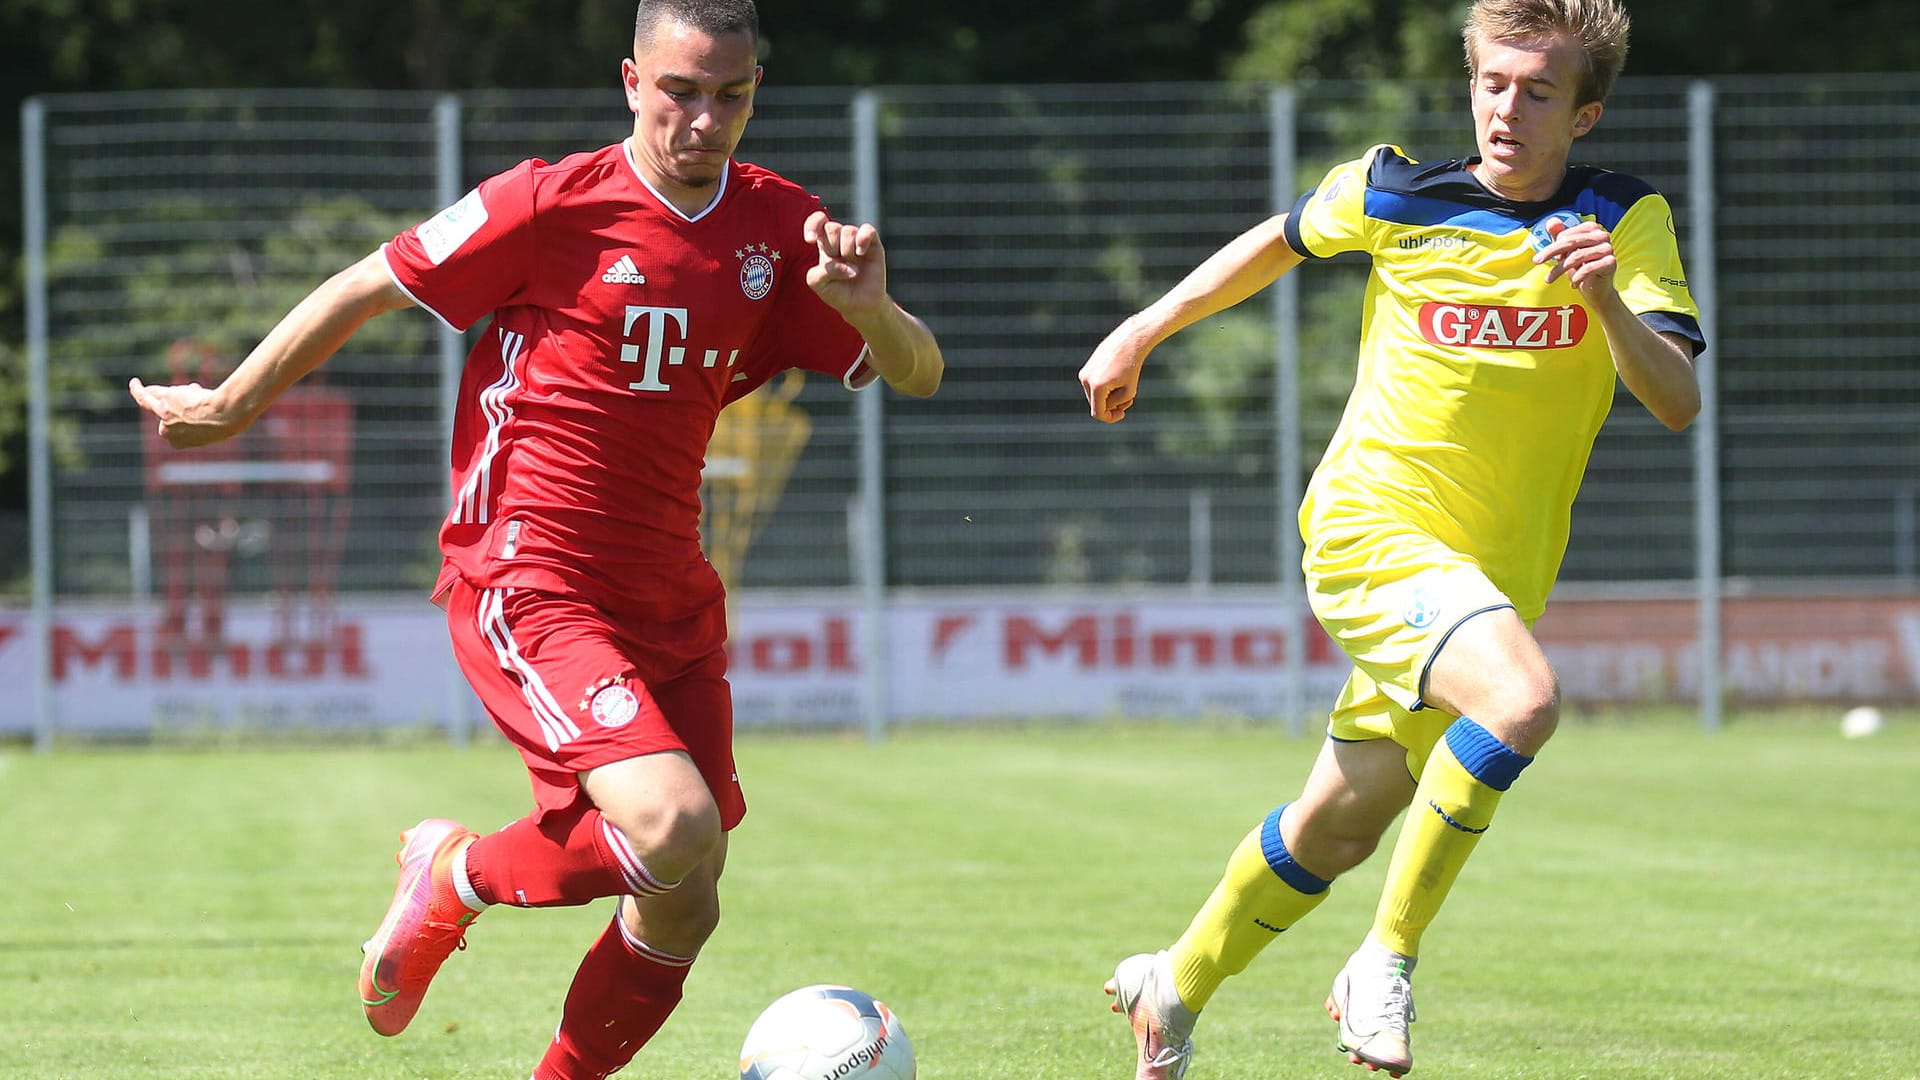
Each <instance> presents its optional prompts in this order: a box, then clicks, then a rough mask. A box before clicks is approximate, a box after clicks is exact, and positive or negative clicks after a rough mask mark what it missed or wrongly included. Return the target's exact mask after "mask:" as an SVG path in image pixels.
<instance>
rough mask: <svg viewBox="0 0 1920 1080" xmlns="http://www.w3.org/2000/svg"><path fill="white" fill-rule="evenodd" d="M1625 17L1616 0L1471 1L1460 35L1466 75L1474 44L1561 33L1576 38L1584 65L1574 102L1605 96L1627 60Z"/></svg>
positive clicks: (1471, 69) (1473, 68) (1471, 68)
mask: <svg viewBox="0 0 1920 1080" xmlns="http://www.w3.org/2000/svg"><path fill="white" fill-rule="evenodd" d="M1629 24H1630V20H1629V19H1628V18H1627V12H1626V9H1624V8H1622V7H1621V6H1620V4H1619V2H1618V0H1475V2H1474V5H1473V9H1472V10H1470V11H1468V12H1467V22H1466V25H1465V26H1463V27H1461V29H1460V37H1461V39H1462V40H1463V41H1464V42H1465V43H1466V47H1467V74H1468V75H1471V76H1473V77H1475V78H1478V77H1479V74H1480V63H1479V53H1480V46H1481V45H1482V44H1484V43H1486V42H1490V41H1526V42H1534V41H1540V40H1542V39H1544V38H1548V37H1551V36H1553V35H1555V34H1566V35H1568V36H1569V37H1571V38H1573V39H1574V40H1575V41H1577V42H1579V43H1580V52H1581V54H1582V55H1583V56H1584V57H1585V58H1586V67H1585V69H1584V70H1582V71H1581V73H1580V85H1579V87H1578V90H1579V101H1578V102H1576V104H1580V105H1584V104H1586V103H1587V102H1590V101H1605V100H1606V99H1607V93H1608V91H1610V90H1612V89H1613V81H1614V80H1615V79H1617V78H1619V77H1620V69H1621V68H1623V67H1625V66H1626V63H1627V30H1628V27H1629Z"/></svg>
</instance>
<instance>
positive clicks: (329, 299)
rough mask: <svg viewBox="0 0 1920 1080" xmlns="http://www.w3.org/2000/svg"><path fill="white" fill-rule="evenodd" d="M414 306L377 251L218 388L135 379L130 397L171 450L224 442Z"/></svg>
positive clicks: (329, 284) (314, 298) (330, 283)
mask: <svg viewBox="0 0 1920 1080" xmlns="http://www.w3.org/2000/svg"><path fill="white" fill-rule="evenodd" d="M410 303H412V301H410V300H408V299H407V294H406V293H404V292H401V291H400V287H399V286H398V285H395V284H394V283H393V277H392V275H390V274H389V273H388V272H387V265H386V258H385V256H383V255H382V254H381V253H380V252H378V251H376V252H374V253H373V254H371V255H368V256H367V257H366V258H364V259H361V260H360V261H359V262H357V263H354V264H353V265H352V266H349V267H347V268H346V269H345V270H342V271H340V272H339V273H337V274H335V275H333V276H332V277H331V278H328V279H327V280H326V281H325V282H324V283H322V284H321V285H320V287H319V288H317V289H315V290H313V291H312V292H311V293H308V294H307V297H306V299H304V300H302V301H300V302H299V303H298V304H295V305H294V307H293V310H292V311H289V312H288V313H287V314H286V316H285V317H284V318H282V319H281V320H280V323H279V325H277V326H275V327H274V328H273V330H272V331H271V332H269V333H268V334H267V336H266V337H265V338H263V339H261V342H260V344H259V345H257V346H255V347H254V350H253V351H252V352H251V353H249V354H247V358H246V359H245V360H243V361H241V363H240V366H239V367H237V368H235V369H234V370H233V374H231V375H228V376H227V377H226V378H225V379H223V380H221V383H220V385H219V386H216V387H211V388H209V387H205V386H201V385H200V384H199V383H188V384H186V385H184V386H148V385H147V384H145V383H143V382H141V381H140V380H139V379H133V380H131V381H129V382H128V383H127V390H128V392H130V393H131V394H132V395H133V400H134V401H136V402H138V403H139V405H140V407H141V408H142V409H145V410H146V411H147V412H148V413H150V414H152V415H153V416H154V418H155V419H157V420H158V421H159V424H160V434H161V435H162V436H163V437H164V438H165V439H166V440H167V442H168V443H169V444H170V445H172V446H176V447H187V446H205V445H206V444H208V443H215V442H219V441H220V440H222V439H226V438H230V437H232V436H234V435H237V434H239V433H240V432H242V431H245V430H246V428H247V425H249V424H251V423H253V421H254V419H255V418H256V417H258V416H259V415H260V413H261V412H263V411H264V410H265V409H266V407H267V406H268V405H269V404H271V403H272V402H273V400H274V399H275V398H277V397H279V396H280V395H281V394H282V393H284V392H285V391H286V389H287V387H289V386H292V385H293V384H294V383H296V382H298V381H300V378H301V377H302V376H304V375H306V374H307V372H309V371H312V370H313V369H314V368H316V367H319V366H320V364H321V362H322V361H324V360H326V358H327V357H329V356H332V355H333V354H334V353H335V352H336V351H338V350H339V348H340V346H342V345H344V344H346V342H347V339H348V338H350V337H352V336H353V332H354V331H355V330H358V329H360V327H361V325H362V324H364V323H365V322H366V321H367V320H368V319H371V318H373V317H374V316H375V315H378V314H380V313H382V312H386V311H392V310H394V309H396V308H403V307H406V306H407V305H408V304H410Z"/></svg>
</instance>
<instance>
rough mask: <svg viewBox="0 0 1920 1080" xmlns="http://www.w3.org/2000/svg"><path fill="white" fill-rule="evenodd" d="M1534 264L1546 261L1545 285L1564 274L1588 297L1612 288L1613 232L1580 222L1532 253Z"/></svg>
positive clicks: (1594, 223)
mask: <svg viewBox="0 0 1920 1080" xmlns="http://www.w3.org/2000/svg"><path fill="white" fill-rule="evenodd" d="M1533 261H1534V262H1535V263H1550V264H1551V265H1550V266H1548V267H1547V281H1548V283H1549V284H1551V283H1552V282H1555V281H1558V280H1560V278H1562V277H1565V278H1567V280H1569V281H1571V282H1573V287H1574V288H1576V289H1579V290H1580V295H1582V296H1584V297H1586V298H1587V299H1588V300H1593V299H1595V298H1597V297H1598V296H1599V295H1600V294H1601V293H1602V292H1604V291H1605V290H1608V289H1611V288H1613V272H1614V271H1615V270H1616V269H1618V268H1619V263H1618V262H1617V261H1616V260H1615V259H1614V256H1613V235H1612V234H1611V233H1609V232H1607V230H1606V228H1605V227H1604V226H1602V225H1601V224H1600V223H1599V222H1597V221H1583V222H1581V223H1580V224H1578V225H1575V226H1573V227H1572V228H1570V229H1564V230H1562V231H1560V232H1559V233H1558V234H1556V235H1555V236H1554V238H1553V243H1551V244H1548V245H1547V246H1546V247H1544V248H1541V249H1540V250H1539V252H1537V253H1536V254H1535V255H1534V256H1533Z"/></svg>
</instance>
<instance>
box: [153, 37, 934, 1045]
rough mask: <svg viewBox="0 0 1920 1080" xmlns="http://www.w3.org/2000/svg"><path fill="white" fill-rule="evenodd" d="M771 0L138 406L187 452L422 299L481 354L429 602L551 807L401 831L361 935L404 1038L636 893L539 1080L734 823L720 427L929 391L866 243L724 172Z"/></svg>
mask: <svg viewBox="0 0 1920 1080" xmlns="http://www.w3.org/2000/svg"><path fill="white" fill-rule="evenodd" d="M758 41H759V23H758V16H757V13H756V11H755V8H754V5H753V2H752V0H641V3H640V4H639V8H638V12H637V14H636V18H635V26H634V51H633V57H632V58H631V59H628V60H625V61H622V63H621V77H622V81H623V83H624V86H625V90H626V95H627V103H628V105H629V107H630V108H631V110H632V112H633V114H634V128H633V137H632V138H631V139H626V140H622V141H621V142H619V143H616V144H614V145H612V146H608V147H606V148H604V149H601V150H598V151H594V152H590V153H582V154H577V155H574V156H572V157H568V158H566V159H565V160H563V161H560V162H559V163H557V164H547V163H545V162H541V161H528V162H525V163H523V164H521V165H519V166H516V167H515V168H513V169H510V170H508V171H506V172H504V173H501V174H499V175H497V176H493V177H491V178H489V179H487V180H485V181H483V182H481V184H480V185H479V187H477V188H475V189H474V190H473V191H472V192H471V193H469V194H468V195H467V196H466V197H465V198H463V199H461V200H460V201H459V202H457V203H455V204H454V205H453V206H450V207H448V208H447V209H445V210H443V211H442V212H440V213H439V214H438V215H436V216H434V217H433V218H431V219H429V220H428V221H425V222H423V223H421V224H420V225H418V226H416V227H414V228H412V229H409V230H407V231H406V232H404V233H402V234H400V236H398V237H397V238H395V239H394V240H393V241H392V242H391V243H389V244H386V245H384V246H383V247H382V249H381V250H380V251H378V252H375V253H374V254H372V255H369V256H368V257H367V258H365V259H363V260H361V261H360V262H359V263H357V264H355V265H354V266H352V267H350V268H348V269H346V270H344V271H342V272H340V273H339V274H337V275H335V276H334V277H333V278H332V279H330V280H329V281H327V282H326V283H325V284H323V285H321V286H320V287H319V288H318V289H316V290H315V291H314V292H313V293H312V294H311V295H309V296H308V297H307V298H306V299H305V300H303V301H301V302H300V303H299V304H298V305H296V306H295V307H294V309H293V310H292V311H291V312H290V313H289V314H288V315H287V316H286V318H284V319H283V320H282V321H281V322H280V324H279V325H278V326H277V327H275V329H274V330H273V331H272V332H271V333H269V334H268V335H267V337H266V338H265V339H264V340H263V341H262V342H261V343H260V345H259V346H258V347H257V348H256V349H255V350H254V351H253V352H252V354H251V355H249V356H248V357H247V359H246V361H245V362H244V363H242V364H241V365H240V367H239V368H238V369H236V370H235V372H234V373H233V374H232V375H231V376H230V377H228V378H227V379H226V380H225V381H224V382H222V383H221V385H220V386H218V387H216V388H212V389H209V388H204V387H201V386H198V385H186V386H145V385H143V384H142V383H140V381H139V380H137V379H136V380H134V381H133V382H132V383H131V384H130V389H131V391H132V393H133V396H134V398H135V400H136V401H137V402H139V404H140V405H141V406H142V407H143V408H145V409H146V410H147V411H148V412H150V413H152V414H153V415H154V416H155V417H156V418H157V419H158V421H159V426H160V431H161V433H162V434H163V435H164V436H165V437H166V438H167V441H168V442H169V443H171V444H172V445H174V446H178V447H185V446H197V445H202V444H205V443H210V442H215V441H218V440H220V439H224V438H227V437H228V436H231V435H233V434H235V433H237V432H239V431H241V430H242V429H244V428H245V427H246V426H247V425H248V424H249V423H251V422H252V421H253V420H254V419H255V418H256V417H257V416H258V415H259V414H260V413H261V411H262V410H264V409H265V408H266V407H267V406H268V404H269V403H270V402H271V401H272V400H273V399H274V398H275V397H276V396H278V395H279V394H280V393H281V392H282V391H284V390H285V389H286V388H287V387H288V386H290V385H292V384H293V383H294V382H295V381H296V380H298V379H299V378H300V377H301V376H303V375H305V374H306V373H307V372H309V371H311V370H312V369H313V368H314V367H316V366H318V365H319V364H320V363H321V362H322V361H323V360H325V359H326V358H327V357H328V356H330V355H332V354H333V353H334V352H335V351H336V350H338V349H339V348H340V347H341V346H342V345H343V344H344V343H345V342H346V340H347V339H348V338H349V337H350V336H351V335H352V333H353V332H354V331H355V330H356V329H357V328H358V327H359V326H360V325H361V324H363V323H364V322H366V321H367V320H368V319H370V318H372V317H373V316H375V315H377V314H380V313H382V312H385V311H390V310H394V309H397V308H402V307H405V306H408V305H409V304H413V305H418V306H420V307H423V308H426V309H427V310H428V311H430V312H432V313H433V314H434V315H436V316H438V317H439V318H440V319H442V320H443V321H445V322H446V323H447V324H448V325H450V326H452V327H454V328H455V329H465V328H467V327H469V326H471V325H473V324H474V323H476V322H478V321H479V320H481V319H482V318H484V317H486V316H488V315H492V317H493V321H492V323H491V325H489V326H488V327H487V329H486V332H485V333H484V334H483V335H482V336H481V337H480V339H479V341H478V342H477V343H476V345H475V346H474V348H473V351H472V353H471V354H470V355H469V356H468V358H467V363H466V369H465V373H464V375H463V378H462V380H461V386H460V399H459V403H460V404H459V411H458V415H457V419H456V422H455V427H454V435H453V476H452V481H453V484H452V486H453V492H454V500H453V508H452V511H451V513H450V514H449V515H448V517H447V519H446V521H445V523H444V525H443V526H442V528H441V532H440V542H441V549H442V551H443V553H444V556H445V561H444V565H443V569H442V571H441V574H440V578H439V582H438V585H437V587H436V590H435V599H436V601H437V602H439V603H440V604H442V605H443V606H444V607H445V608H446V610H447V615H448V625H449V628H450V631H451V634H452V637H453V646H454V653H455V656H456V658H457V659H458V661H459V663H460V667H461V670H462V671H463V672H464V673H465V675H466V677H467V679H468V680H469V682H471V683H472V685H473V688H474V690H475V692H476V693H477V694H478V695H479V697H480V699H481V701H482V702H483V703H484V704H485V705H486V708H487V710H488V712H489V714H490V715H491V716H492V717H493V720H494V722H495V723H496V724H497V725H498V726H499V728H500V730H501V731H502V732H504V733H505V734H506V736H507V738H508V739H510V740H511V741H512V742H513V744H514V745H515V746H516V747H518V748H519V750H520V753H521V755H522V757H523V758H524V760H525V762H526V766H527V770H528V772H529V774H530V776H531V780H532V786H533V794H534V803H535V806H534V810H533V811H532V812H531V813H530V814H528V815H527V816H526V817H524V818H522V819H520V820H518V821H516V822H513V823H512V824H510V825H508V826H506V827H505V828H504V829H501V830H500V831H498V832H495V833H491V834H489V835H486V836H476V835H475V834H474V833H473V832H471V831H469V830H468V829H466V828H465V827H463V826H461V825H460V824H458V823H455V822H452V821H448V820H445V819H438V818H435V819H428V820H426V821H422V822H420V823H419V824H418V825H416V826H414V827H413V828H411V829H408V830H407V831H406V832H405V833H404V834H403V836H404V846H403V847H402V848H401V850H400V854H399V862H400V880H399V884H398V886H397V888H396V889H395V891H394V895H393V900H392V903H391V906H390V907H389V909H388V911H387V914H386V917H385V919H384V920H383V921H382V922H381V923H380V926H379V929H378V930H377V931H376V932H375V934H374V936H373V938H372V940H370V941H369V942H368V943H367V945H366V955H365V962H364V964H363V966H362V968H361V973H360V995H361V1000H362V1003H363V1004H364V1006H365V1009H366V1014H367V1019H368V1021H369V1022H370V1023H371V1024H372V1025H373V1027H374V1029H375V1030H376V1031H378V1032H380V1033H381V1034H383V1035H395V1034H398V1033H399V1032H400V1031H401V1030H402V1029H404V1028H405V1027H406V1026H407V1024H408V1022H409V1021H410V1020H412V1018H413V1016H414V1013H415V1011H416V1010H417V1009H418V1008H419V1006H420V1001H421V998H422V996H423V995H424V994H425V993H426V989H427V985H428V983H429V982H430V981H431V979H432V978H433V975H434V973H435V972H436V971H438V969H439V967H440V964H441V962H442V961H444V960H445V959H446V957H447V956H448V955H450V954H451V953H452V952H453V950H454V949H455V948H456V947H457V946H459V945H460V944H461V943H462V940H463V937H464V935H465V933H466V929H467V927H468V926H469V925H470V924H471V923H472V922H473V920H474V918H475V917H476V916H478V915H479V914H480V913H481V912H483V911H484V910H485V909H486V908H487V907H488V906H489V905H492V904H510V905H513V906H517V907H549V906H565V905H578V904H584V903H587V902H589V901H591V900H594V899H597V898H600V897H605V896H613V897H618V898H619V900H618V901H617V903H616V907H615V914H614V917H613V919H612V921H611V924H610V925H609V926H608V928H607V930H606V932H605V933H604V934H603V935H602V936H601V938H600V939H599V941H597V942H596V943H595V944H594V945H593V946H592V948H590V949H589V950H588V952H587V955H586V958H585V959H584V960H583V961H582V962H581V964H580V967H579V970H578V972H577V973H576V974H575V976H574V981H573V985H572V988H571V989H570V990H569V992H568V994H567V999H566V1003H565V1006H564V1008H563V1011H562V1015H561V1019H560V1024H559V1030H558V1032H557V1033H556V1035H555V1037H554V1041H553V1042H552V1044H551V1045H550V1046H549V1047H548V1048H547V1051H546V1054H545V1056H544V1057H543V1058H542V1060H541V1061H540V1063H539V1066H538V1067H537V1068H536V1070H535V1071H534V1077H535V1080H579V1078H587V1077H594V1078H597V1077H602V1076H605V1075H606V1074H608V1073H611V1072H613V1071H615V1070H617V1069H619V1068H621V1067H622V1066H624V1065H625V1064H627V1062H628V1061H629V1060H631V1059H632V1057H633V1055H634V1053H635V1052H636V1051H637V1050H638V1049H639V1048H640V1047H641V1046H642V1045H644V1044H645V1043H646V1042H647V1040H648V1039H649V1038H651V1037H652V1036H653V1034H654V1032H655V1031H657V1030H658V1029H659V1027H660V1025H661V1024H662V1023H663V1022H664V1021H665V1020H666V1018H667V1015H668V1014H669V1013H670V1012H672V1011H673V1008H674V1006H675V1005H676V1004H677V1003H678V1002H679V1000H680V995H681V987H682V984H683V983H684V981H685V979H686V974H687V969H688V967H689V966H690V965H691V964H692V963H693V961H694V958H695V956H696V955H697V954H698V952H699V949H700V947H701V945H702V944H703V943H704V942H705V941H706V939H707V937H708V936H709V935H710V934H711V933H712V932H713V929H714V927H715V925H716V923H717V921H718V918H719V903H718V899H717V893H716V882H717V879H718V878H719V876H720V872H721V867H722V865H723V864H724V863H725V860H726V849H727V831H728V830H730V829H732V828H733V827H734V826H735V825H736V824H737V823H738V822H739V821H740V819H741V816H742V815H743V814H744V813H745V810H746V804H745V802H744V800H743V798H742V796H741V792H740V784H739V780H738V778H737V776H736V775H735V773H734V765H733V753H732V726H733V709H732V700H731V697H730V694H729V690H728V687H727V683H726V681H725V679H724V675H725V671H726V657H725V654H724V652H723V645H724V642H725V638H726V616H725V607H724V603H723V599H724V598H723V593H722V588H721V584H720V580H719V578H718V576H717V575H716V574H715V573H714V571H713V568H712V567H711V566H710V565H709V564H708V563H707V561H706V559H705V558H704V557H703V555H702V553H701V548H700V540H699V532H698V526H699V517H700V505H699V488H700V472H701V468H702V465H703V462H704V458H705V452H706V447H707V442H708V439H709V438H710V436H711V435H712V433H713V427H714V421H715V418H716V416H717V415H718V414H719V412H720V409H721V408H722V407H723V406H724V405H725V404H726V403H727V402H729V401H732V400H734V399H736V398H738V397H740V396H741V395H743V394H745V393H747V392H748V391H750V390H752V389H753V388H754V387H756V386H759V385H760V384H762V383H764V382H765V381H766V380H767V379H768V378H770V377H771V376H773V375H774V374H776V373H778V372H780V371H783V370H786V369H789V368H802V369H805V370H808V371H814V372H819V373H821V374H825V375H830V376H832V377H834V378H837V379H839V380H841V381H842V382H843V383H845V384H846V385H847V386H848V387H849V388H855V389H857V388H859V387H861V386H864V385H866V384H868V383H870V382H872V381H873V380H874V379H875V378H876V377H877V378H879V379H883V380H885V381H886V382H887V383H888V384H889V385H891V386H893V387H894V388H895V389H897V390H900V391H902V392H904V393H907V394H911V395H915V396H925V395H928V394H931V393H933V391H934V390H935V388H936V387H938V385H939V383H940V378H941V374H942V371H943V361H942V359H941V355H940V349H939V346H938V344H937V343H936V342H935V341H934V338H933V335H932V334H931V333H930V332H929V331H928V330H927V328H926V327H925V325H924V324H922V323H921V322H920V321H919V320H918V319H916V318H914V317H913V316H912V315H910V314H908V313H907V312H906V311H904V310H903V309H902V308H900V307H899V306H898V305H897V304H895V303H894V302H893V300H892V299H891V298H890V297H889V295H888V293H887V285H886V256H885V251H884V248H883V247H882V246H881V243H880V238H879V235H878V233H877V232H876V230H875V229H874V227H873V226H872V225H870V224H863V225H853V224H843V223H841V222H838V221H835V220H833V219H832V218H830V217H829V216H828V215H827V214H826V213H825V212H824V211H823V210H822V209H821V208H820V204H819V200H817V199H816V198H814V197H813V196H812V195H810V194H808V193H807V192H806V191H804V190H803V189H801V188H800V187H798V186H796V185H794V184H793V183H791V182H789V181H787V180H785V179H783V178H781V177H779V176H777V175H775V174H773V173H771V172H768V171H767V170H765V169H761V168H757V167H755V166H752V165H746V164H742V163H739V162H736V161H734V160H733V159H732V154H733V150H734V147H735V146H736V145H737V144H738V142H739V140H740V136H741V134H742V132H743V131H744V129H745V127H746V123H747V119H748V117H749V116H751V115H752V112H753V97H754V91H755V89H756V88H757V86H758V85H759V82H760V77H761V69H760V67H759V64H758Z"/></svg>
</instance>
